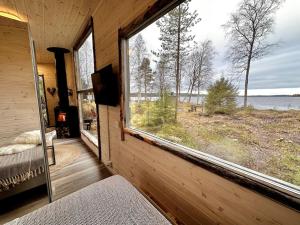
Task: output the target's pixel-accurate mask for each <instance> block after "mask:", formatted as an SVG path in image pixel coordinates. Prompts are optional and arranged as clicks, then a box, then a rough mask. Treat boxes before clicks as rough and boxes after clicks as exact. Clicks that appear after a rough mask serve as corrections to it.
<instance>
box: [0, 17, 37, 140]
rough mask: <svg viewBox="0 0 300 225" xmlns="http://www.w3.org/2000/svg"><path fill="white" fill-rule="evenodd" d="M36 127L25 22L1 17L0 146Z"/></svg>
mask: <svg viewBox="0 0 300 225" xmlns="http://www.w3.org/2000/svg"><path fill="white" fill-rule="evenodd" d="M39 128H40V126H39V115H38V105H37V99H36V94H35V88H34V75H33V69H32V62H31V53H30V45H29V37H28V30H27V25H26V24H25V23H22V22H18V21H14V20H10V19H7V18H4V17H0V145H5V144H7V143H10V142H11V141H12V140H13V139H14V138H15V137H16V136H17V135H18V134H20V133H21V132H24V131H29V130H34V129H39Z"/></svg>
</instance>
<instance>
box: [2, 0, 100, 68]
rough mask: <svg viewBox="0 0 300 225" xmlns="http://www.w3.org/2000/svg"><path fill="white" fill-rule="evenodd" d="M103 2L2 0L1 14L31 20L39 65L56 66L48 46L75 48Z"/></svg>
mask: <svg viewBox="0 0 300 225" xmlns="http://www.w3.org/2000/svg"><path fill="white" fill-rule="evenodd" d="M99 1H100V0H63V1H57V0H43V1H39V0H14V1H12V0H0V11H4V12H9V13H11V14H14V15H16V16H18V17H19V18H20V19H22V21H28V23H29V26H30V29H31V33H32V37H33V39H34V40H35V42H36V50H37V62H38V63H53V62H54V59H53V57H52V54H51V53H49V52H47V50H46V49H47V47H52V46H56V47H64V48H68V49H71V48H72V47H73V44H74V41H75V40H76V37H78V36H79V35H80V33H81V30H82V29H83V28H84V23H85V22H86V21H87V20H88V19H89V17H90V15H91V12H92V11H93V10H94V9H95V7H96V5H97V4H98V2H99Z"/></svg>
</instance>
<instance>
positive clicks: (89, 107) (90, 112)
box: [76, 32, 97, 144]
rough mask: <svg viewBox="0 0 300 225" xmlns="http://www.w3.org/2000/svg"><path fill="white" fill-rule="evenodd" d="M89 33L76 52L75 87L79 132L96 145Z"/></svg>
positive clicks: (91, 41) (92, 69)
mask: <svg viewBox="0 0 300 225" xmlns="http://www.w3.org/2000/svg"><path fill="white" fill-rule="evenodd" d="M92 35H93V34H92V32H90V33H89V34H88V35H87V37H86V38H85V40H84V41H83V42H82V44H81V45H80V46H79V47H78V49H77V51H76V65H77V74H78V75H77V87H78V100H79V108H80V115H81V116H80V117H81V118H80V122H81V130H82V131H83V132H84V133H85V135H87V136H89V137H90V139H92V141H93V142H94V143H95V144H97V111H96V104H95V100H94V94H93V91H92V80H91V74H92V73H94V51H93V36H92Z"/></svg>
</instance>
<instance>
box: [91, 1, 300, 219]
mask: <svg viewBox="0 0 300 225" xmlns="http://www.w3.org/2000/svg"><path fill="white" fill-rule="evenodd" d="M153 2H154V0H124V1H119V0H103V1H101V2H100V3H99V5H98V7H97V8H96V9H95V12H94V13H93V18H94V29H95V48H96V64H97V69H100V68H101V67H103V66H105V65H107V64H109V63H112V64H113V69H114V70H115V71H118V29H119V28H120V27H124V26H126V25H127V24H128V23H129V22H131V21H132V20H133V19H134V18H135V17H137V16H138V15H139V14H140V13H142V12H143V11H144V10H147V8H148V7H149V6H150V5H151V4H153ZM119 114H120V112H119V107H106V106H100V121H101V122H100V125H101V143H102V144H101V147H102V160H103V161H104V162H108V161H109V160H111V161H112V166H113V169H114V170H115V171H117V172H118V173H119V174H121V175H123V176H125V177H126V178H127V179H129V180H130V181H131V182H132V183H133V184H135V185H136V186H137V187H139V188H140V189H142V190H143V191H144V192H145V193H146V194H148V195H149V196H151V197H152V198H153V199H154V200H155V201H156V202H157V203H158V204H159V205H160V206H161V207H162V208H163V209H164V210H165V211H166V212H167V213H169V214H170V215H172V216H173V217H175V218H176V220H177V221H180V223H183V224H202V225H206V224H232V225H233V224H235V225H236V224H241V225H247V224H253V225H254V224H277V225H279V224H289V225H292V224H293V225H296V224H297V225H298V224H299V221H300V214H299V212H296V211H294V210H292V209H289V208H287V207H286V206H284V205H281V204H279V203H276V202H274V201H273V200H271V199H268V198H265V197H264V196H262V195H260V194H258V193H256V192H253V191H250V190H248V189H246V188H243V187H241V186H239V185H237V184H235V183H232V182H230V181H228V180H226V179H224V178H222V177H220V176H217V175H215V174H213V173H211V172H209V171H206V170H204V169H202V168H200V167H198V166H195V165H193V164H191V163H189V162H187V161H185V160H183V159H181V158H179V157H176V156H174V155H172V154H170V153H168V152H166V151H163V150H161V149H159V148H156V147H153V146H151V145H149V144H147V143H145V142H142V141H140V140H137V139H135V138H134V137H131V136H128V135H125V141H124V142H122V141H121V137H120V128H119V119H120V116H119Z"/></svg>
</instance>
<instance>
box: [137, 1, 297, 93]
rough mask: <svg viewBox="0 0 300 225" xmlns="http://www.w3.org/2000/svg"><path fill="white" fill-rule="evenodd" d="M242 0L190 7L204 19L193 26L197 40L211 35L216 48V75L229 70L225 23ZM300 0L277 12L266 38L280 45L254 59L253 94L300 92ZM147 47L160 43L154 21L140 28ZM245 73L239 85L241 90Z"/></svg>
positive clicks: (216, 76)
mask: <svg viewBox="0 0 300 225" xmlns="http://www.w3.org/2000/svg"><path fill="white" fill-rule="evenodd" d="M239 2H240V0H226V1H224V0H192V1H191V3H190V9H191V11H193V10H197V11H198V14H199V17H200V18H201V21H200V22H199V23H198V24H197V25H196V26H195V27H194V28H193V30H192V33H193V34H194V35H195V41H203V40H206V39H210V40H212V42H213V46H214V48H215V50H216V52H217V55H216V56H215V58H214V61H213V65H214V74H215V76H214V79H217V78H218V77H220V76H221V74H223V75H224V74H225V76H226V73H227V71H230V63H229V62H228V61H226V60H225V57H226V51H227V49H228V39H226V37H225V33H224V29H223V28H222V25H223V24H225V23H226V21H228V19H229V15H230V13H231V12H234V11H236V9H237V6H238V4H239ZM299 12H300V0H286V1H285V2H283V4H282V5H281V7H280V9H279V10H278V11H277V12H276V14H275V16H274V19H275V23H274V25H273V31H274V32H273V33H272V34H271V35H269V36H268V38H267V41H268V42H270V43H272V42H276V43H278V46H277V47H275V48H273V50H272V51H271V52H270V54H268V55H267V56H264V57H263V58H262V59H260V60H258V61H254V62H253V63H252V67H251V71H250V76H249V90H251V91H249V94H250V95H279V94H299V93H300V26H299V21H300V13H299ZM140 33H141V34H142V36H143V38H144V39H145V41H146V45H147V49H148V51H149V52H150V51H151V50H158V49H159V47H160V41H159V39H158V38H159V28H158V27H157V26H156V24H155V23H153V24H152V25H150V26H148V27H147V28H146V29H144V30H143V31H141V32H140ZM243 86H244V76H241V78H240V82H239V83H238V87H239V89H240V92H241V93H242V91H243Z"/></svg>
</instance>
